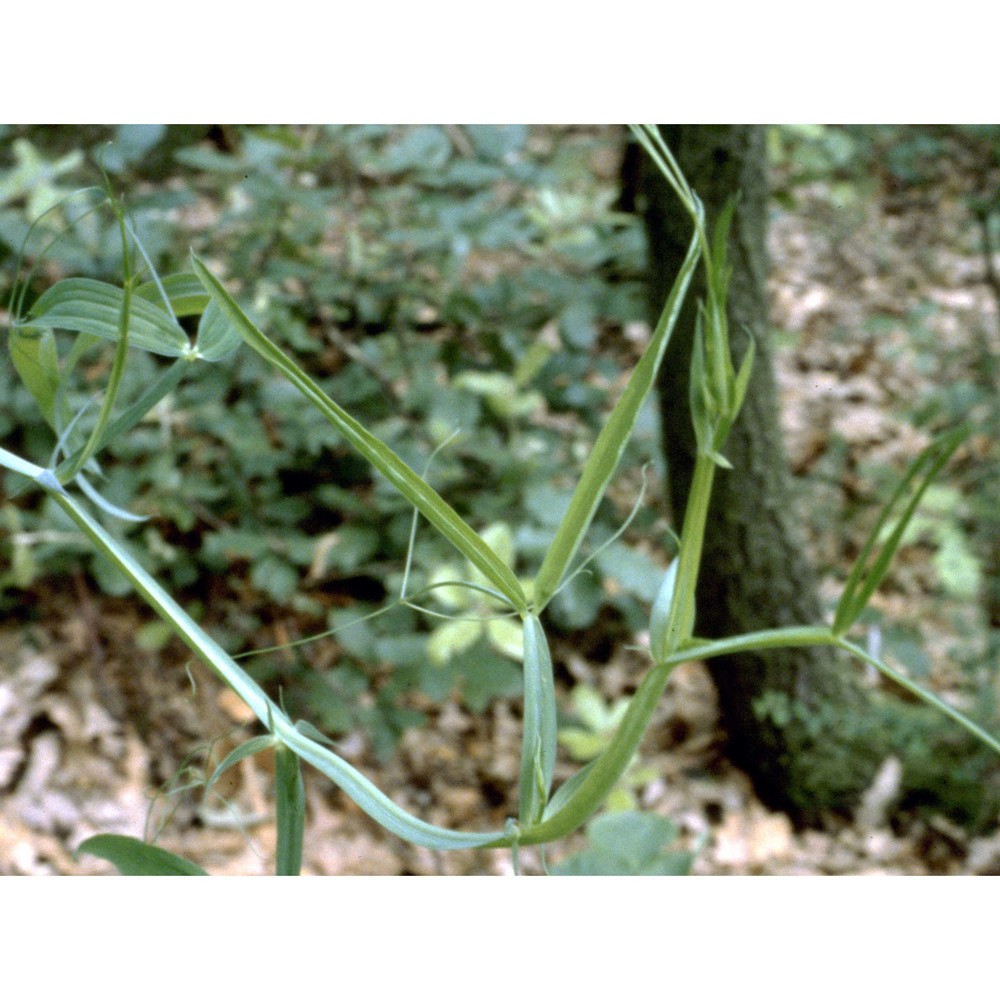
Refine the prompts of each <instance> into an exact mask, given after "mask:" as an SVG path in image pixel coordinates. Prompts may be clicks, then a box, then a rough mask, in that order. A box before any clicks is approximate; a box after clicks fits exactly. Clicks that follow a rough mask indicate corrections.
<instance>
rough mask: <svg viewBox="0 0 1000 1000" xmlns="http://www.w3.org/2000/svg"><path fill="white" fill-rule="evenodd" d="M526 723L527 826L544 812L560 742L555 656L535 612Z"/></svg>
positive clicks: (528, 651)
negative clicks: (554, 675)
mask: <svg viewBox="0 0 1000 1000" xmlns="http://www.w3.org/2000/svg"><path fill="white" fill-rule="evenodd" d="M523 725H524V730H523V743H522V748H521V797H520V803H521V805H520V818H521V823H522V825H523V826H526V827H528V826H531V824H533V823H536V822H537V821H538V820H539V819H540V818H541V816H542V813H543V812H544V811H545V806H546V804H547V802H548V799H549V792H550V791H551V789H552V774H553V771H554V770H555V766H556V750H557V745H558V740H557V720H556V695H555V685H554V682H553V678H552V656H551V655H550V653H549V644H548V641H547V640H546V638H545V632H544V631H543V630H542V625H541V622H539V620H538V619H537V618H536V617H535V616H534V615H529V616H528V617H527V618H525V620H524V723H523Z"/></svg>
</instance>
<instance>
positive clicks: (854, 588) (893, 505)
mask: <svg viewBox="0 0 1000 1000" xmlns="http://www.w3.org/2000/svg"><path fill="white" fill-rule="evenodd" d="M968 433H969V432H968V428H967V427H965V426H961V427H958V428H956V429H955V430H953V431H950V432H948V433H946V434H942V435H941V436H940V437H938V438H937V439H936V440H935V441H932V442H931V444H930V445H928V446H927V448H925V449H924V450H923V451H922V452H921V453H920V454H919V455H918V456H917V458H916V459H915V460H914V462H913V464H912V465H911V466H910V468H909V469H908V470H907V473H906V475H905V476H904V477H903V479H902V481H901V482H900V484H899V486H897V487H896V490H895V491H894V493H893V494H892V496H891V497H890V499H889V502H888V503H887V504H886V505H885V509H884V510H883V511H882V514H881V516H880V517H879V519H878V520H877V521H876V522H875V526H874V527H873V528H872V530H871V533H870V534H869V535H868V540H867V541H866V542H865V545H864V547H863V548H862V550H861V553H860V555H859V556H858V558H857V561H856V562H855V564H854V568H853V569H852V570H851V575H850V576H849V577H848V578H847V583H845V584H844V592H843V594H841V597H840V601H839V603H838V604H837V611H836V614H835V615H834V620H833V631H834V633H835V634H836V635H838V636H841V635H843V634H844V633H845V632H846V631H847V630H848V629H849V628H850V627H851V626H852V625H853V624H854V623H855V622H856V621H857V619H858V616H859V615H860V614H861V612H862V611H863V610H864V608H865V605H867V603H868V600H869V598H870V597H871V596H872V594H873V593H875V591H876V589H877V588H878V586H879V584H880V583H881V582H882V580H883V578H884V577H885V575H886V573H887V572H888V571H889V564H890V563H891V562H892V558H893V556H894V555H895V554H896V550H897V549H898V548H899V545H900V543H901V541H902V539H903V535H904V533H905V531H906V527H907V525H908V524H909V523H910V520H911V518H912V517H913V515H914V513H915V512H916V509H917V506H918V504H919V503H920V500H921V498H922V497H923V495H924V492H925V491H926V489H927V487H928V486H930V484H931V481H932V480H933V479H934V477H935V476H936V475H937V474H938V473H939V472H940V471H941V469H942V468H943V467H944V466H945V464H946V463H947V461H948V459H949V458H951V456H952V455H953V454H954V452H955V449H956V448H958V446H959V445H960V444H961V443H962V442H963V441H964V440H965V438H966V437H967V436H968ZM901 506H902V511H901V512H900V513H898V514H897V513H896V512H897V511H898V509H899V508H900V507H901ZM894 517H895V520H893V518H894ZM890 526H891V527H890ZM886 532H888V534H887V535H886ZM883 537H885V542H884V543H883V545H882V547H881V549H880V550H879V551H878V552H877V553H875V547H876V545H877V544H878V542H879V540H880V539H881V538H883Z"/></svg>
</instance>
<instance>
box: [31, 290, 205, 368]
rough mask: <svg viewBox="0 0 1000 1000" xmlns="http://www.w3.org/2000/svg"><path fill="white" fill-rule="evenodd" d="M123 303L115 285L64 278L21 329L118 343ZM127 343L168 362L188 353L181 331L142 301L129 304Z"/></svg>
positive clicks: (146, 302) (46, 295)
mask: <svg viewBox="0 0 1000 1000" xmlns="http://www.w3.org/2000/svg"><path fill="white" fill-rule="evenodd" d="M123 301H124V292H123V291H122V289H120V288H116V287H115V286H114V285H109V284H106V283H105V282H103V281H94V280H92V279H91V278H67V279H66V280H65V281H60V282H57V283H56V284H55V285H53V286H52V287H51V288H50V289H49V290H48V291H47V292H45V293H44V294H43V295H42V296H41V298H39V299H38V301H37V302H36V303H35V304H34V305H33V306H32V307H31V313H30V319H29V320H28V321H27V322H25V324H24V325H25V326H29V327H39V328H42V329H46V330H75V331H77V332H79V333H89V334H92V335H94V336H96V337H101V338H102V339H103V340H111V341H117V340H118V337H119V329H118V320H119V317H120V316H121V314H122V305H123ZM129 343H130V344H131V345H132V346H133V347H139V348H142V350H144V351H150V352H151V353H152V354H162V355H164V356H166V357H170V358H177V357H180V356H181V355H184V354H189V353H190V351H191V345H190V344H189V343H188V339H187V335H186V334H185V333H184V331H183V330H182V329H181V328H180V327H179V326H178V325H177V324H176V323H175V322H174V321H173V320H172V319H171V318H170V317H169V316H168V315H167V314H166V313H165V312H164V310H163V309H158V308H157V307H156V306H155V305H153V304H152V303H151V302H149V301H146V300H145V299H139V300H137V301H135V302H133V303H132V308H131V315H130V317H129Z"/></svg>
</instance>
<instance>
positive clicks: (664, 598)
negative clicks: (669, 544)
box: [649, 556, 680, 663]
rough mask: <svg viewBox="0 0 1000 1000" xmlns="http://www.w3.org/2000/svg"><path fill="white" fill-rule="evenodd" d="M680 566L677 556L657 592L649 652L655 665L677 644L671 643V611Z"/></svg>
mask: <svg viewBox="0 0 1000 1000" xmlns="http://www.w3.org/2000/svg"><path fill="white" fill-rule="evenodd" d="M678 566H680V557H679V556H675V557H674V558H673V559H672V560H671V562H670V565H669V566H668V567H667V571H666V573H664V574H663V581H662V583H661V584H660V589H659V590H658V591H657V592H656V599H655V600H654V601H653V610H652V613H651V614H650V616H649V652H650V653H651V654H652V657H653V661H654V662H655V663H659V662H661V661H662V660H663V658H664V657H665V656H667V654H669V653H672V652H673V651H674V646H675V644H674V643H672V642H671V637H670V631H669V624H670V609H671V608H672V607H673V605H674V590H675V589H676V587H677V568H678Z"/></svg>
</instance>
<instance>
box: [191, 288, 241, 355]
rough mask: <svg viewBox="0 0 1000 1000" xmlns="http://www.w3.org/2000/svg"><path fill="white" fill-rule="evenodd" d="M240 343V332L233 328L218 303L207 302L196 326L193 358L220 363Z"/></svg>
mask: <svg viewBox="0 0 1000 1000" xmlns="http://www.w3.org/2000/svg"><path fill="white" fill-rule="evenodd" d="M241 343H243V338H242V337H241V336H240V331H239V330H237V329H236V327H235V326H233V324H232V323H231V322H230V320H229V318H228V317H227V316H226V315H225V314H224V313H223V311H222V310H221V309H220V308H219V305H218V303H216V302H209V303H208V305H207V306H206V307H205V311H204V313H202V316H201V322H200V323H199V324H198V335H197V337H195V341H194V350H195V356H196V357H198V358H201V359H202V360H203V361H221V360H222V359H223V358H227V357H229V355H230V354H232V353H233V351H235V350H236V348H237V347H239V346H240V344H241Z"/></svg>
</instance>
